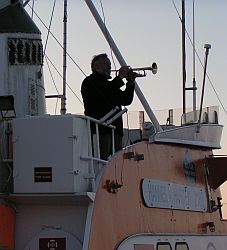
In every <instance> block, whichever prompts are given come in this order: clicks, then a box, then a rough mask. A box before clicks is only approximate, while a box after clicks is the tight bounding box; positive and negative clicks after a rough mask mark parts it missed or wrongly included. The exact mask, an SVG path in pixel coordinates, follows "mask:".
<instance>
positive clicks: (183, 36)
mask: <svg viewBox="0 0 227 250" xmlns="http://www.w3.org/2000/svg"><path fill="white" fill-rule="evenodd" d="M185 61H186V52H185V0H182V74H183V114H185V110H186V108H185V106H186V95H185V94H186V88H185V85H186V65H185Z"/></svg>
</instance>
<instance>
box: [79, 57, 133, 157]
mask: <svg viewBox="0 0 227 250" xmlns="http://www.w3.org/2000/svg"><path fill="white" fill-rule="evenodd" d="M91 70H92V74H91V75H90V76H88V77H86V78H85V79H84V81H83V83H82V86H81V94H82V97H83V102H84V109H85V110H84V113H85V115H86V116H90V117H93V118H95V119H97V120H100V119H101V118H102V117H104V116H105V115H106V114H107V113H109V112H110V111H111V110H113V109H114V108H115V107H119V109H120V110H121V106H122V105H123V106H127V105H130V104H131V103H132V100H133V95H134V87H135V82H134V80H135V77H136V74H135V73H134V72H133V71H132V69H131V68H130V67H128V66H123V67H121V68H120V69H119V73H118V75H117V76H116V77H115V78H114V79H113V80H109V79H111V76H110V74H111V62H110V60H109V58H108V56H107V55H106V54H99V55H96V56H94V57H93V59H92V61H91ZM124 78H125V79H126V80H127V82H126V88H125V89H124V90H121V89H120V88H121V87H122V86H123V85H124V84H125V83H124V81H123V80H122V79H124ZM112 125H113V126H115V127H116V129H115V131H114V135H115V151H117V150H119V149H121V148H122V137H123V121H122V116H120V117H119V118H117V119H116V120H115V121H113V123H112ZM91 133H92V136H93V135H94V134H95V133H96V131H95V126H94V124H92V126H91ZM111 138H112V132H111V129H110V128H108V127H105V126H99V144H100V157H101V159H104V160H106V159H107V158H108V156H109V155H111V152H112V150H111V149H112V140H111Z"/></svg>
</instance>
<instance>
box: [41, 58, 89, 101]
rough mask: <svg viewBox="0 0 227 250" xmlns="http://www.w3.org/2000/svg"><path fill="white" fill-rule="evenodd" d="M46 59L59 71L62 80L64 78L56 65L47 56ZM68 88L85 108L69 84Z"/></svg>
mask: <svg viewBox="0 0 227 250" xmlns="http://www.w3.org/2000/svg"><path fill="white" fill-rule="evenodd" d="M45 57H46V58H47V60H48V61H49V62H50V63H51V65H52V66H53V68H54V69H55V70H56V71H57V73H58V74H59V76H60V77H61V78H63V76H62V74H61V73H60V72H59V70H58V69H57V68H56V66H55V65H54V63H53V62H52V61H51V60H50V58H49V57H48V56H47V55H45ZM66 85H67V87H68V88H69V89H70V90H71V92H72V93H73V94H74V95H75V97H76V98H77V99H78V101H79V102H80V103H81V104H82V106H84V104H83V102H82V101H81V100H80V98H79V97H78V96H77V95H76V93H75V92H74V91H73V89H72V88H71V87H70V86H69V84H68V83H66Z"/></svg>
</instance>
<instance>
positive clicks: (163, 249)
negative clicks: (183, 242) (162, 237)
mask: <svg viewBox="0 0 227 250" xmlns="http://www.w3.org/2000/svg"><path fill="white" fill-rule="evenodd" d="M156 249H157V250H172V247H171V245H170V243H169V242H160V243H158V244H157V248H156Z"/></svg>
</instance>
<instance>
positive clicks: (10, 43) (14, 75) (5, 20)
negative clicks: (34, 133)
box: [0, 0, 46, 117]
mask: <svg viewBox="0 0 227 250" xmlns="http://www.w3.org/2000/svg"><path fill="white" fill-rule="evenodd" d="M21 3H22V2H21V1H19V0H2V1H0V9H1V11H0V44H1V46H0V53H1V67H0V93H1V94H0V95H1V96H13V98H14V106H15V107H14V108H15V113H16V117H21V116H25V115H40V114H44V113H45V112H46V105H45V90H44V83H43V82H44V80H43V73H42V65H43V47H42V41H41V32H40V30H39V29H38V28H37V26H36V25H35V23H34V22H33V20H32V19H31V18H30V16H29V15H28V13H27V12H26V11H25V9H24V7H23V5H22V4H21Z"/></svg>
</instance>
